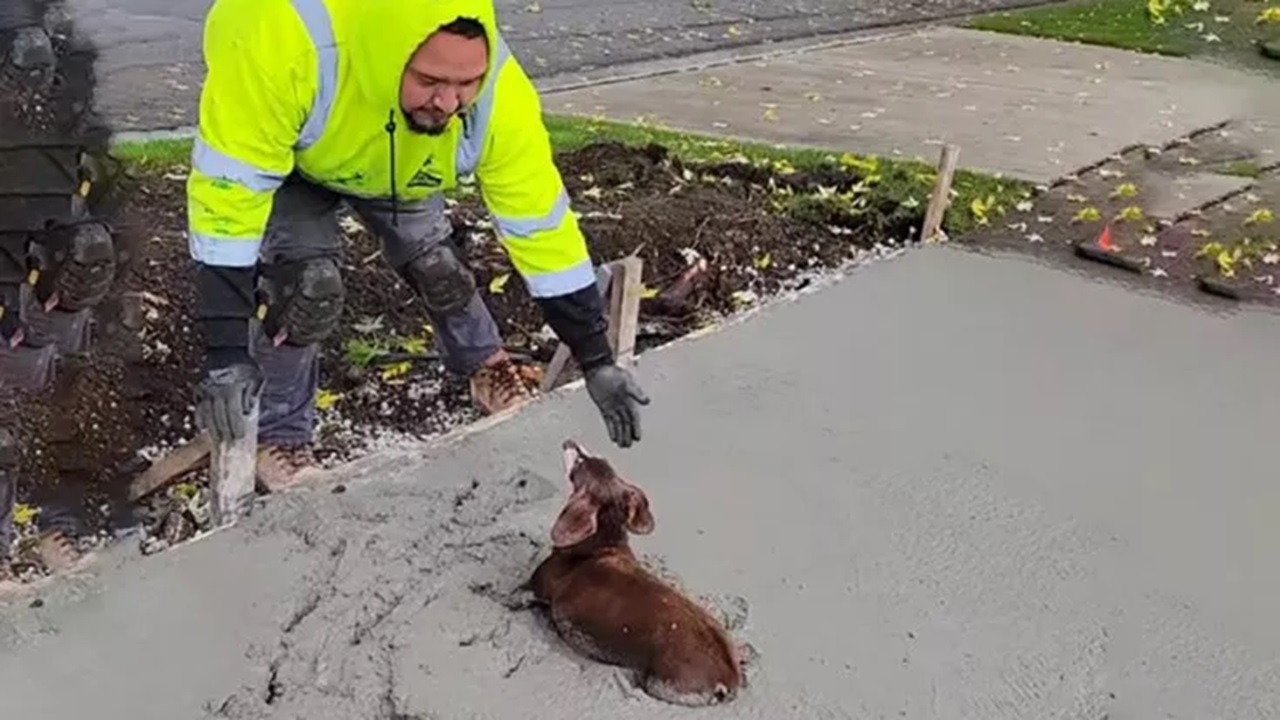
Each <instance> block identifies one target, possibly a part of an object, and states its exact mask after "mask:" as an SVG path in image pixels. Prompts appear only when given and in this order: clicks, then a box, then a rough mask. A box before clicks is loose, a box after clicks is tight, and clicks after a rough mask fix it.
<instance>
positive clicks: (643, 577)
mask: <svg viewBox="0 0 1280 720" xmlns="http://www.w3.org/2000/svg"><path fill="white" fill-rule="evenodd" d="M564 467H565V473H566V474H567V475H568V478H569V482H570V484H571V486H572V488H573V492H572V494H571V495H570V496H569V500H568V502H567V503H566V504H565V507H564V509H563V510H562V511H561V512H560V516H559V517H558V518H557V519H556V522H555V525H554V526H553V527H552V528H551V540H552V543H553V544H554V549H553V550H552V552H551V556H550V557H548V558H547V559H546V560H544V561H543V562H542V564H541V565H539V566H538V569H537V570H535V571H534V573H533V576H532V578H531V579H530V580H529V585H528V587H529V589H530V590H532V591H533V595H534V597H535V598H536V599H537V600H538V601H539V602H540V603H543V604H546V605H547V606H549V607H550V611H551V619H552V622H553V623H554V624H555V627H556V630H557V631H558V632H559V633H560V636H561V637H562V638H563V639H564V640H565V642H566V643H568V644H569V645H570V646H572V647H573V648H574V649H575V650H577V651H578V652H580V653H582V654H584V655H586V656H588V657H590V658H593V659H595V660H598V661H600V662H604V663H608V664H611V665H621V666H624V667H628V668H631V669H633V670H635V671H636V672H637V673H638V679H639V684H640V686H641V687H642V688H644V690H645V691H646V692H648V693H649V694H650V695H652V696H654V697H656V698H658V699H660V700H665V701H667V702H671V703H676V704H679V705H692V706H700V705H711V704H714V703H721V702H726V701H729V700H732V699H733V698H735V697H736V696H737V693H738V690H739V688H740V687H741V686H742V682H743V677H742V675H743V674H742V666H741V663H740V660H739V655H738V649H737V647H736V646H735V645H734V644H733V642H732V641H731V640H730V639H729V635H728V633H727V632H726V631H725V629H724V628H723V627H722V626H721V624H720V623H719V622H718V621H717V620H716V619H715V618H714V617H712V615H711V613H709V612H707V611H706V610H704V609H703V608H702V607H700V606H699V605H697V604H695V603H694V602H692V601H690V600H689V599H687V598H685V597H684V596H682V595H681V594H680V593H678V592H677V591H676V590H675V589H673V588H671V587H669V586H668V585H667V584H665V583H663V582H662V581H661V580H659V579H658V578H656V577H654V576H653V575H652V574H650V573H649V572H648V571H646V570H645V569H644V567H642V566H641V565H640V563H639V562H638V561H637V560H636V557H635V555H634V554H633V553H632V552H631V548H630V546H629V545H628V543H627V534H628V532H631V533H635V534H637V535H647V534H649V533H651V532H653V515H652V514H650V512H649V499H648V497H647V496H645V494H644V491H643V490H641V489H640V488H638V487H636V486H635V485H632V484H631V483H628V482H627V481H626V480H623V479H622V478H621V477H619V476H618V474H617V473H616V472H615V471H614V469H613V467H612V466H611V465H610V464H609V462H608V461H607V460H605V459H603V458H599V457H593V456H591V455H589V454H588V453H587V452H586V451H585V450H584V449H583V448H582V447H581V446H580V445H579V444H578V443H576V442H574V441H573V440H566V441H565V443H564Z"/></svg>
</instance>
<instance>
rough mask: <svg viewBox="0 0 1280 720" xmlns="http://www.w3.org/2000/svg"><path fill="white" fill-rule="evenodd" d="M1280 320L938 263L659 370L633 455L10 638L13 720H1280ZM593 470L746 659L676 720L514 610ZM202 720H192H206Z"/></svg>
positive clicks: (535, 434)
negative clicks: (731, 684) (564, 511)
mask: <svg viewBox="0 0 1280 720" xmlns="http://www.w3.org/2000/svg"><path fill="white" fill-rule="evenodd" d="M1277 367H1280V317H1277V316H1276V315H1273V314H1264V313H1252V312H1249V313H1240V314H1237V315H1228V316H1222V315H1211V314H1206V313H1203V312H1200V311H1195V310H1191V309H1188V308H1186V307H1183V306H1180V305H1177V304H1174V303H1172V302H1169V301H1167V300H1162V299H1157V298H1153V297H1149V296H1145V295H1141V294H1137V293H1134V292H1130V291H1126V290H1121V289H1119V288H1116V287H1113V286H1111V285H1108V284H1104V283H1100V282H1096V281H1091V280H1087V279H1083V278H1081V277H1078V276H1075V275H1072V274H1068V273H1065V272H1061V271H1058V270H1053V269H1050V268H1046V267H1043V266H1040V265H1038V264H1033V263H1031V262H1026V261H1021V260H1011V259H998V258H991V257H986V256H982V255H978V254H970V253H968V252H965V251H962V250H958V249H951V248H946V247H929V248H924V249H919V250H915V251H911V252H909V253H907V254H905V255H904V256H902V257H900V258H897V259H895V260H889V261H883V262H878V263H875V264H872V265H870V266H867V267H865V268H862V269H860V270H858V271H855V272H853V273H852V274H851V275H850V276H849V277H848V278H846V279H844V280H843V281H841V282H839V283H837V284H835V285H833V286H831V287H829V288H826V289H824V290H822V291H820V292H817V293H813V294H810V295H806V296H803V297H801V298H800V299H798V300H796V301H794V302H791V303H787V304H783V305H781V306H777V307H773V308H770V309H767V310H765V311H763V312H762V313H760V314H759V315H758V316H756V317H754V318H751V319H749V320H748V321H746V322H743V323H740V324H737V325H734V326H731V327H728V328H726V329H724V330H722V331H720V332H716V333H714V334H711V335H710V336H707V337H703V338H700V339H697V340H694V341H689V342H684V343H680V344H677V345H676V346H673V347H670V348H667V349H663V350H659V351H656V352H652V353H648V354H646V355H644V356H643V357H642V364H641V367H640V368H639V371H638V372H639V378H640V380H641V381H642V382H643V383H644V386H645V387H646V389H647V390H648V391H649V393H650V394H651V396H652V398H653V404H652V405H651V406H650V408H649V409H648V411H647V413H646V414H645V415H644V440H643V442H642V443H641V444H640V445H639V446H638V447H636V448H635V449H632V450H628V451H619V450H611V449H609V448H608V447H607V445H606V441H605V440H604V435H603V430H602V427H601V423H600V421H599V418H598V416H597V415H596V414H595V412H594V409H593V407H592V405H591V403H590V401H589V399H588V398H587V396H586V394H585V393H584V392H582V391H581V390H576V391H572V392H569V393H565V394H562V395H559V396H555V397H552V398H548V399H545V400H544V401H543V402H540V403H539V404H538V405H537V406H535V407H533V408H530V409H527V410H526V411H525V412H524V413H522V414H521V415H519V416H518V417H516V418H515V419H513V420H511V421H508V422H505V423H503V424H500V425H498V426H497V427H494V428H491V429H489V430H487V431H484V432H479V433H475V434H472V435H469V436H467V437H465V438H463V439H461V440H459V441H457V442H455V443H454V444H452V445H450V446H447V447H440V448H435V449H425V450H424V449H413V448H406V449H405V450H403V451H399V452H396V453H390V454H384V455H380V456H377V457H372V458H369V459H366V460H365V461H362V462H360V463H359V464H357V465H356V466H355V467H353V468H351V469H350V471H349V474H348V476H347V477H346V481H347V487H346V492H345V493H341V494H336V493H333V492H330V491H329V490H328V489H321V490H317V491H314V492H303V493H295V494H292V495H286V496H282V497H280V498H277V499H276V500H274V501H273V502H271V503H270V504H268V505H267V506H266V507H265V508H264V509H262V510H260V511H259V512H258V513H257V514H255V515H254V517H253V518H251V519H250V520H249V521H248V522H246V523H245V524H243V525H241V526H239V527H237V528H234V529H232V530H229V531H226V532H223V533H220V534H216V535H214V536H211V537H209V538H207V539H205V540H202V541H199V542H197V543H195V544H192V545H189V546H186V547H183V548H181V549H178V550H176V551H173V552H171V553H168V554H165V555H162V556H159V557H154V558H151V559H130V558H125V557H124V554H125V553H122V552H117V553H116V554H115V555H113V556H111V557H108V558H106V559H105V560H104V562H103V563H102V564H100V565H99V566H98V569H96V570H94V571H92V572H91V573H90V574H89V575H87V576H85V577H83V578H80V579H76V580H68V581H60V582H58V583H56V584H55V585H54V586H53V587H52V588H50V589H47V590H45V591H44V592H43V595H42V598H41V599H42V600H43V605H42V606H41V607H38V608H32V607H29V606H28V602H27V601H26V600H24V601H22V602H20V603H17V604H15V605H14V606H13V607H10V608H9V609H7V610H4V611H2V612H0V647H2V648H3V652H2V653H0V697H3V698H4V699H5V700H4V707H5V715H6V717H8V716H12V717H18V718H41V720H79V719H81V718H86V717H103V718H130V720H185V719H187V718H197V717H221V718H272V719H274V718H280V719H281V720H284V719H286V718H287V719H289V720H292V719H293V718H300V717H305V718H308V720H324V719H328V718H333V719H334V720H337V719H341V720H362V719H365V718H368V719H370V720H392V719H400V720H408V719H411V718H412V719H424V718H442V719H453V718H468V719H470V718H512V719H518V720H538V719H541V718H546V719H547V720H550V719H552V718H555V719H556V720H563V719H564V718H582V717H610V718H621V719H624V720H625V719H629V718H684V717H734V718H760V719H761V720H765V719H767V720H777V719H778V718H797V719H800V718H804V719H806V720H810V719H813V718H879V717H885V718H947V719H954V718H973V719H974V720H992V719H993V718H1011V719H1012V718H1018V719H1023V718H1089V719H1092V720H1098V719H1100V718H1104V717H1110V718H1116V719H1120V718H1232V720H1261V719H1262V718H1274V717H1277V713H1280V623H1277V622H1276V620H1275V612H1276V608H1277V607H1280V575H1277V573H1276V572H1275V548H1276V547H1277V543H1278V542H1280V522H1277V518H1280V483H1277V482H1276V475H1275V470H1276V466H1275V459H1276V457H1277V455H1276V450H1275V428H1276V427H1277V426H1280V403H1277V402H1276V401H1275V397H1276V393H1275V389H1274V385H1275V382H1276V377H1277V376H1276V368H1277ZM569 436H573V437H578V438H580V439H582V440H583V441H584V442H586V443H587V444H588V445H589V446H590V447H592V448H593V449H595V450H598V451H602V452H605V453H607V454H608V456H609V457H611V458H612V459H613V460H614V461H615V463H616V464H617V465H618V467H619V468H620V469H621V470H622V472H624V473H625V474H626V475H627V476H628V477H629V478H630V479H631V480H632V481H633V482H636V483H638V484H640V485H641V486H642V487H644V488H645V490H646V491H647V492H648V494H649V497H650V500H651V503H652V507H653V511H654V514H655V516H656V519H657V530H656V532H655V533H654V534H653V535H651V536H648V537H644V538H638V539H637V540H636V545H637V547H638V549H639V550H640V551H642V552H643V553H646V554H649V555H650V556H651V557H652V559H653V561H654V562H655V563H657V564H658V565H659V566H661V567H663V568H665V571H666V572H669V573H671V574H672V575H673V576H675V577H677V578H679V579H680V581H681V582H683V583H684V585H685V586H686V587H687V588H689V589H690V591H692V592H695V593H698V594H707V595H712V596H715V597H713V598H711V599H710V600H709V602H712V603H713V604H714V605H715V606H716V607H718V608H721V609H722V610H723V611H724V612H725V613H726V615H727V616H728V617H730V618H731V619H733V620H734V625H735V627H737V628H738V629H737V630H736V631H735V634H736V635H737V637H738V638H739V639H741V640H745V641H748V642H750V643H751V644H752V645H753V646H754V648H755V649H756V651H757V652H758V654H759V657H758V658H757V659H756V660H755V662H754V663H753V665H752V668H753V669H752V675H751V686H750V688H749V690H748V691H747V692H746V693H745V695H744V696H743V697H742V698H741V699H740V700H739V701H738V702H737V704H735V705H734V706H733V707H732V708H731V709H726V710H723V711H718V712H711V713H709V714H708V713H700V712H697V711H685V710H681V709H676V708H672V707H668V706H665V705H662V704H660V703H657V702H656V701H652V700H649V699H648V698H647V697H646V696H643V695H639V694H637V693H636V692H635V691H633V690H631V689H629V684H628V682H627V680H626V678H625V676H624V675H622V674H620V673H615V672H614V671H612V670H610V669H608V668H605V667H603V666H600V665H597V664H594V663H591V662H587V661H583V660H580V659H579V658H577V657H575V656H574V655H573V654H572V653H570V652H568V651H567V650H565V649H564V648H563V646H562V645H561V644H560V643H559V642H558V641H557V640H556V639H555V638H554V636H553V635H551V634H550V633H549V632H548V631H547V630H546V629H545V627H544V626H543V625H541V624H540V621H539V620H538V618H537V616H536V615H534V614H532V613H529V612H525V611H519V610H512V609H508V608H507V607H505V606H504V604H503V603H504V598H505V597H506V593H507V591H509V590H510V589H511V588H512V587H514V585H515V584H516V583H518V582H519V581H521V580H522V579H523V577H524V575H525V573H527V572H528V571H529V570H530V569H531V568H532V567H533V564H534V563H535V562H536V561H537V560H539V559H540V558H541V556H542V553H543V552H545V551H546V547H545V545H546V536H547V533H548V531H549V527H550V523H551V522H552V520H553V518H554V516H555V514H556V513H557V512H558V510H559V507H560V503H561V502H562V501H563V498H564V497H565V495H566V487H565V484H564V480H563V479H562V478H561V476H560V468H559V462H560V459H559V449H558V448H559V444H560V442H561V441H562V440H563V439H565V438H566V437H569ZM206 713H208V714H206Z"/></svg>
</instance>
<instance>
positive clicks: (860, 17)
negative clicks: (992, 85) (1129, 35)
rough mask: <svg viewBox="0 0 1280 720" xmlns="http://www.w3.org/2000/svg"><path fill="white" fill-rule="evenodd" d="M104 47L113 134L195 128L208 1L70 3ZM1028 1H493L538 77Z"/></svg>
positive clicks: (102, 72) (104, 106)
mask: <svg viewBox="0 0 1280 720" xmlns="http://www.w3.org/2000/svg"><path fill="white" fill-rule="evenodd" d="M66 2H67V4H68V7H69V8H70V9H71V13H72V16H73V17H74V18H76V20H77V22H78V23H79V25H78V31H79V32H81V33H83V34H85V35H86V36H87V37H88V38H89V39H90V40H91V41H93V42H94V44H95V45H97V47H98V48H99V50H100V52H101V59H100V62H99V78H100V82H101V86H100V88H99V101H98V104H99V107H100V108H101V110H102V112H103V113H104V115H105V116H106V117H107V118H108V120H110V121H111V122H112V123H113V125H114V126H115V127H116V128H117V129H119V130H154V129H167V128H175V127H186V126H190V125H192V124H194V123H193V117H194V110H195V107H196V100H197V97H198V91H199V83H200V78H201V76H202V74H203V64H202V59H201V53H200V35H201V26H202V21H203V17H204V13H205V12H206V10H207V9H208V7H209V5H210V0H66ZM1026 4H1029V0H908V1H904V0H800V1H798V2H796V1H794V0H793V1H791V2H773V1H770V2H765V1H764V0H536V1H535V0H498V8H499V13H500V19H501V21H502V23H503V25H504V26H505V28H506V36H507V39H508V42H510V44H511V46H512V48H513V49H514V51H515V52H516V54H517V55H518V56H519V57H520V59H521V61H522V62H523V63H524V64H525V65H526V67H527V69H528V71H529V72H530V74H531V75H533V76H534V77H535V78H547V77H551V76H554V75H560V74H565V73H575V72H581V71H586V70H592V69H598V68H601V67H606V66H617V65H622V64H627V63H634V62H642V61H648V60H655V59H660V58H670V57H674V56H683V55H690V54H694V53H700V52H707V51H712V50H722V49H725V48H732V47H742V46H749V45H754V44H759V43H765V42H776V41H780V40H790V39H795V38H801V37H807V36H815V35H819V34H829V33H840V32H847V31H852V30H858V29H864V28H873V27H883V26H892V25H900V24H904V23H914V22H920V21H923V20H929V19H936V18H947V17H954V16H957V15H962V14H965V13H971V12H980V11H985V10H992V9H998V8H1005V7H1012V6H1018V5H1026Z"/></svg>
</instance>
